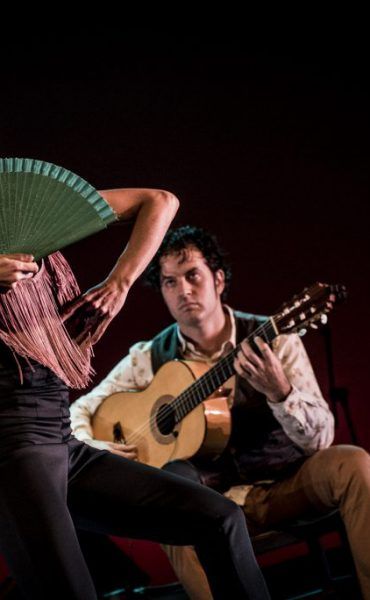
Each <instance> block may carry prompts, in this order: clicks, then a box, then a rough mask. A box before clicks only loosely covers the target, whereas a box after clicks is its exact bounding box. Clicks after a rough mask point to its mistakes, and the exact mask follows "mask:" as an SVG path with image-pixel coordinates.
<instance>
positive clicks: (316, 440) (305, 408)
mask: <svg viewBox="0 0 370 600" xmlns="http://www.w3.org/2000/svg"><path fill="white" fill-rule="evenodd" d="M273 349H274V352H275V354H276V355H277V356H278V358H279V359H280V360H281V363H282V365H283V369H284V372H285V374H286V376H287V378H288V380H289V381H290V384H291V386H292V391H291V393H290V394H289V395H288V396H287V398H286V399H285V400H283V401H282V402H278V403H274V402H268V405H269V407H270V408H271V410H272V412H273V414H274V416H275V418H276V419H277V420H278V421H279V423H280V424H281V426H282V428H283V429H284V431H285V433H286V434H287V435H288V437H289V438H290V439H291V440H292V441H293V442H295V443H296V444H297V445H298V446H300V447H301V448H302V449H303V450H304V451H305V453H306V454H312V453H314V452H316V450H320V449H322V448H327V447H328V446H330V444H331V443H332V442H333V439H334V418H333V414H332V412H331V411H330V408H329V406H328V403H327V402H326V401H325V400H324V398H323V396H322V393H321V390H320V388H319V385H318V383H317V380H316V377H315V374H314V372H313V368H312V365H311V362H310V360H309V358H308V356H307V352H306V350H305V348H304V346H303V343H302V341H301V340H300V338H299V336H298V335H295V334H292V335H281V336H279V337H277V338H276V339H275V341H274V344H273Z"/></svg>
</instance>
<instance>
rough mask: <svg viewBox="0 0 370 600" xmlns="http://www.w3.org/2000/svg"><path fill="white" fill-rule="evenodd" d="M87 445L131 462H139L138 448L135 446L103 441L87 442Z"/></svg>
mask: <svg viewBox="0 0 370 600" xmlns="http://www.w3.org/2000/svg"><path fill="white" fill-rule="evenodd" d="M85 443H86V444H88V445H89V446H92V447H93V448H98V449H99V450H109V452H113V454H118V456H123V457H124V458H129V459H131V460H137V454H138V453H137V446H134V445H133V444H122V443H117V442H104V441H102V440H85Z"/></svg>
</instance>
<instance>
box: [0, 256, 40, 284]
mask: <svg viewBox="0 0 370 600" xmlns="http://www.w3.org/2000/svg"><path fill="white" fill-rule="evenodd" d="M38 270H39V267H38V265H37V263H35V261H34V258H33V256H32V255H31V254H22V253H16V254H0V287H2V288H6V289H9V288H14V287H15V286H16V285H17V283H18V282H19V281H21V280H22V279H30V278H31V277H33V276H34V274H35V273H37V271H38Z"/></svg>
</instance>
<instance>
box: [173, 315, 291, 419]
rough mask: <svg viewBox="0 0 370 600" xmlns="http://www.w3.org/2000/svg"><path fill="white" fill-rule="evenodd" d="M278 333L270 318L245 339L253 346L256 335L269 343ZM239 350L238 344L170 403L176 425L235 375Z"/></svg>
mask: <svg viewBox="0 0 370 600" xmlns="http://www.w3.org/2000/svg"><path fill="white" fill-rule="evenodd" d="M278 333H279V332H278V331H277V328H276V325H275V323H274V320H273V317H270V318H269V319H267V321H266V322H265V323H263V325H260V326H259V327H258V328H257V329H255V330H254V331H253V333H251V334H250V335H249V336H248V337H247V341H248V342H249V343H250V344H252V345H253V338H254V337H255V336H256V335H258V336H259V337H261V338H262V339H264V340H265V341H266V342H271V341H272V340H273V339H274V338H275V337H276V336H277V335H278ZM239 350H240V344H238V345H237V346H236V347H235V348H234V349H233V350H232V351H231V352H229V353H228V354H227V355H226V356H224V357H223V358H222V359H221V360H219V361H218V362H217V363H216V364H215V365H214V366H213V367H212V368H211V369H210V370H209V371H207V373H205V374H204V375H202V377H200V378H199V379H197V380H196V381H195V382H194V383H193V384H192V385H191V386H189V387H188V388H186V390H184V391H183V392H182V393H181V394H180V395H179V396H177V397H176V398H175V399H174V400H173V401H172V403H171V405H172V408H173V409H174V414H175V422H176V423H179V422H180V421H181V420H182V419H183V418H184V417H186V415H187V414H189V413H190V412H191V411H192V410H194V408H196V407H197V406H198V405H199V404H201V403H202V402H203V400H205V399H206V398H208V396H210V395H211V394H212V393H213V392H214V391H215V390H217V388H219V387H220V386H221V385H222V384H223V383H225V381H227V380H228V379H229V378H230V377H231V376H232V375H234V374H235V369H234V358H235V356H236V354H237V353H238V352H239Z"/></svg>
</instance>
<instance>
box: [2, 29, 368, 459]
mask: <svg viewBox="0 0 370 600" xmlns="http://www.w3.org/2000/svg"><path fill="white" fill-rule="evenodd" d="M298 37H299V36H298ZM14 57H15V58H14ZM2 83H3V85H2V93H1V96H0V127H1V129H0V132H1V136H0V155H1V156H30V157H35V158H40V159H44V160H47V161H50V162H55V163H57V164H61V165H63V166H64V167H66V168H69V169H71V170H73V171H75V172H76V173H78V174H79V175H81V176H82V177H84V178H86V179H87V180H88V181H90V182H91V183H92V184H93V185H95V186H96V187H97V188H100V189H102V188H108V187H119V186H127V187H132V186H147V187H149V186H150V187H161V188H166V189H170V190H173V191H174V192H175V193H176V194H177V195H178V196H179V198H180V199H181V209H180V211H179V213H178V216H177V218H176V223H175V224H176V225H180V224H185V223H194V224H197V225H201V226H206V227H208V228H209V229H210V230H212V231H213V232H215V233H216V234H217V235H218V237H219V239H220V241H221V242H222V244H223V246H224V247H225V249H227V250H228V251H229V252H230V260H231V262H232V265H233V271H234V279H233V285H232V289H231V293H230V299H229V301H230V303H231V304H232V305H233V306H236V307H238V308H241V309H245V310H249V311H255V312H260V313H271V312H274V311H275V310H276V309H277V308H278V306H279V305H280V304H281V303H282V302H283V301H284V300H288V299H289V298H290V297H291V296H292V294H294V293H296V292H298V291H300V290H301V289H302V288H303V287H304V286H306V285H308V284H311V283H312V282H314V281H316V280H320V281H328V282H339V283H344V284H346V286H347V287H348V290H349V298H348V302H347V303H346V304H345V305H343V306H341V307H338V308H337V309H336V310H335V311H334V312H333V313H332V315H331V318H330V322H331V328H332V335H333V352H334V367H335V377H336V383H337V385H338V386H345V387H346V388H347V389H348V392H349V402H350V408H351V413H352V416H353V420H354V424H355V429H356V433H357V435H358V438H359V441H360V443H361V444H362V445H364V446H365V447H367V448H369V444H370V442H369V441H368V435H367V431H368V425H369V422H370V409H369V400H368V380H367V375H368V370H369V361H368V354H369V353H368V337H369V335H368V334H369V326H368V318H367V308H368V294H369V283H368V259H366V256H368V249H367V245H368V244H367V240H368V221H367V216H366V213H367V206H366V204H367V200H368V196H369V176H368V158H369V133H370V131H369V112H368V107H369V79H368V65H367V59H366V48H365V46H364V45H363V44H361V42H360V41H359V40H357V41H356V43H355V44H353V42H351V43H349V42H348V43H347V42H346V39H345V38H343V39H340V40H339V39H338V40H336V41H328V43H327V44H317V41H315V42H313V41H312V40H310V41H309V42H308V43H303V44H299V43H298V39H297V40H295V43H294V44H288V43H286V44H285V46H284V47H283V45H280V44H276V43H272V42H271V41H270V42H268V41H267V42H266V40H260V42H259V43H257V44H251V43H247V42H245V41H244V38H243V36H241V35H235V36H231V35H229V36H228V37H225V36H221V35H219V34H218V33H214V34H213V35H211V34H209V33H208V36H207V37H204V35H203V34H202V33H199V34H196V33H194V34H190V33H189V34H188V35H186V34H179V33H178V32H176V33H171V32H168V31H167V32H166V34H165V35H164V34H160V33H157V32H152V33H150V32H148V31H143V30H133V31H131V32H129V31H127V28H126V29H125V28H124V27H123V28H121V30H120V32H119V34H118V31H116V32H114V33H113V34H112V32H111V33H110V35H102V36H101V37H98V36H97V35H96V34H94V35H93V34H91V36H89V35H86V36H85V37H84V38H83V39H81V37H80V32H76V33H75V34H73V33H71V32H69V34H68V36H67V35H66V34H65V33H63V34H62V33H60V32H51V33H50V32H49V33H48V34H44V35H43V36H38V37H36V36H35V37H34V38H32V34H30V35H29V38H24V37H23V38H22V39H19V38H17V39H14V40H13V41H12V42H10V43H8V44H7V45H6V48H5V54H4V51H3V56H2ZM129 231H130V227H129V225H123V226H118V227H115V228H112V229H111V231H110V232H109V233H106V232H104V233H102V234H99V235H97V236H95V237H94V238H92V239H89V240H86V241H83V242H81V243H79V244H78V245H75V246H74V247H71V248H69V249H68V250H67V251H66V255H67V256H68V258H69V259H70V260H71V263H72V265H73V267H74V269H75V271H76V273H77V275H78V278H79V281H80V283H81V286H82V288H87V287H88V286H90V285H92V284H94V283H95V282H97V281H99V280H100V279H101V278H102V277H104V276H105V275H106V274H107V272H108V271H109V269H110V267H111V265H112V264H113V261H114V258H115V257H116V256H117V255H118V254H119V252H120V249H121V248H122V247H123V245H124V243H125V241H126V240H127V238H128V234H129ZM168 322H169V315H168V314H167V312H166V310H165V308H164V306H163V304H162V302H161V300H160V298H159V297H158V295H156V294H155V293H154V292H152V291H150V290H147V289H143V288H142V287H141V286H140V284H136V286H135V287H134V289H133V290H132V292H131V294H130V297H129V298H128V300H127V304H126V307H125V309H124V310H123V311H122V314H121V315H120V316H119V317H118V318H117V319H116V321H115V322H114V324H113V325H112V326H111V328H110V330H109V331H108V333H107V334H106V336H105V338H104V339H103V340H102V341H101V342H100V343H99V345H98V346H97V347H96V358H95V368H96V371H97V376H96V381H98V380H99V379H100V378H101V377H102V376H103V375H105V374H106V373H107V371H108V370H109V369H110V368H111V367H112V366H113V365H114V364H115V363H116V361H117V360H118V359H119V358H120V357H121V356H122V355H123V354H124V353H126V351H127V349H128V347H129V345H130V344H132V343H133V342H134V341H136V340H138V339H145V338H149V337H151V336H152V334H154V333H155V332H156V331H158V330H159V329H160V328H161V327H162V326H164V325H165V324H167V323H168ZM306 344H307V347H308V349H309V351H310V355H311V358H312V360H313V363H314V365H315V367H316V370H317V374H318V377H319V380H320V383H321V385H322V387H323V390H324V392H325V393H326V394H327V391H328V379H327V369H326V360H325V354H324V352H323V348H324V345H323V339H322V336H321V335H320V334H314V333H312V334H310V335H309V336H307V337H306ZM337 439H338V440H341V441H348V440H349V439H350V438H349V433H348V428H347V426H346V423H345V420H344V418H343V415H341V414H340V423H339V428H338V433H337Z"/></svg>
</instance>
